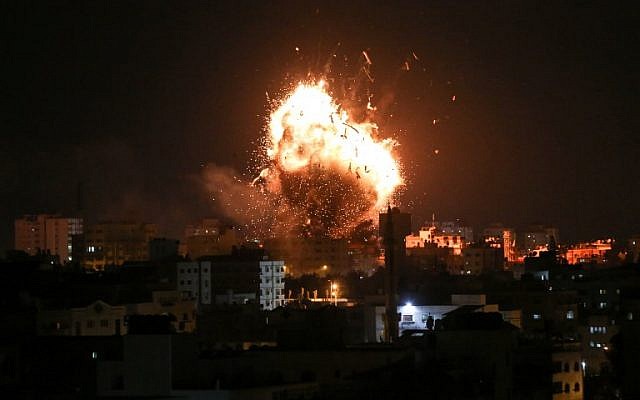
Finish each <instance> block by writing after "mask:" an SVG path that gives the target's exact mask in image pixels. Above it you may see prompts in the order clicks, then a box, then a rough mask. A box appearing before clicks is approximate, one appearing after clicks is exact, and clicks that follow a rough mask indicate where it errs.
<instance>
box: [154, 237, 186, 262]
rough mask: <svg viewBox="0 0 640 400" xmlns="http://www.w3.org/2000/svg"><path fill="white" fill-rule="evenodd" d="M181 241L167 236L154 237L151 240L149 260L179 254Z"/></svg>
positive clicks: (163, 258)
mask: <svg viewBox="0 0 640 400" xmlns="http://www.w3.org/2000/svg"><path fill="white" fill-rule="evenodd" d="M179 246H180V241H179V240H175V239H167V238H153V239H151V240H150V241H149V260H151V261H160V260H166V259H170V258H175V257H177V256H178V247H179Z"/></svg>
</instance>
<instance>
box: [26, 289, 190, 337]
mask: <svg viewBox="0 0 640 400" xmlns="http://www.w3.org/2000/svg"><path fill="white" fill-rule="evenodd" d="M131 315H170V316H172V317H173V318H172V325H173V329H174V330H175V331H176V332H178V333H180V332H193V331H194V330H195V327H196V320H195V307H194V302H193V301H188V300H182V299H181V298H180V297H179V296H178V293H177V292H176V291H156V292H153V294H152V299H151V301H150V302H146V303H132V304H120V305H110V304H108V303H106V302H104V301H101V300H97V301H94V302H93V303H91V304H89V305H88V306H86V307H74V308H68V309H59V310H40V311H39V312H38V314H37V326H36V328H37V332H38V334H39V335H47V336H113V335H125V334H127V332H128V326H127V318H128V316H131Z"/></svg>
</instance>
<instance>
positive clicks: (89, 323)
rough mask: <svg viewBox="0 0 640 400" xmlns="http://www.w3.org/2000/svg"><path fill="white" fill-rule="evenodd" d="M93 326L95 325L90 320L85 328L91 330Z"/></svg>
mask: <svg viewBox="0 0 640 400" xmlns="http://www.w3.org/2000/svg"><path fill="white" fill-rule="evenodd" d="M94 324H95V323H94V322H93V320H92V319H90V320H88V321H87V328H93V327H94Z"/></svg>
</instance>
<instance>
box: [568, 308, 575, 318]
mask: <svg viewBox="0 0 640 400" xmlns="http://www.w3.org/2000/svg"><path fill="white" fill-rule="evenodd" d="M573 318H574V314H573V310H569V311H567V319H573Z"/></svg>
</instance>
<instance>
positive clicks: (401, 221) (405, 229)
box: [379, 206, 411, 343]
mask: <svg viewBox="0 0 640 400" xmlns="http://www.w3.org/2000/svg"><path fill="white" fill-rule="evenodd" d="M379 217H380V219H379V233H380V236H382V237H383V244H384V266H385V321H384V325H385V326H384V328H385V329H384V335H385V338H384V339H385V342H387V343H393V342H395V341H396V339H397V338H398V300H397V292H398V268H399V266H400V265H402V263H403V262H404V255H405V237H406V236H407V235H408V234H410V233H411V214H408V213H401V212H400V209H398V208H397V207H394V208H393V209H391V206H388V207H387V212H386V213H384V214H380V216H379Z"/></svg>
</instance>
